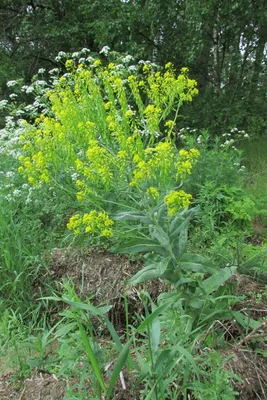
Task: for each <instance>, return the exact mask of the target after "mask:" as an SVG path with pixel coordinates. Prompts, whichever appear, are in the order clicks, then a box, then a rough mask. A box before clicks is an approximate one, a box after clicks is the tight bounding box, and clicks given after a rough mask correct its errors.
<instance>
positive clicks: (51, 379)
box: [0, 249, 267, 400]
mask: <svg viewBox="0 0 267 400" xmlns="http://www.w3.org/2000/svg"><path fill="white" fill-rule="evenodd" d="M50 260H51V269H50V272H49V274H50V278H51V279H52V280H53V281H54V282H55V287H57V288H58V289H60V288H62V282H63V280H64V279H67V280H69V279H71V280H72V281H73V282H74V285H75V289H76V291H77V293H78V294H79V295H80V297H81V298H85V297H86V296H90V297H91V296H93V295H94V297H93V300H92V301H93V302H94V303H95V304H96V305H99V304H103V303H106V304H112V305H113V308H112V312H111V314H110V316H109V317H110V319H111V320H112V322H113V323H114V325H115V326H116V328H117V329H120V327H122V326H123V324H124V323H125V316H124V315H125V313H124V300H123V296H122V293H124V294H125V295H126V296H127V298H128V302H129V313H130V315H131V314H132V315H134V313H142V312H143V310H142V303H141V301H140V298H139V290H140V288H139V287H138V286H134V287H128V286H125V285H124V283H123V282H124V281H126V280H127V279H129V278H130V277H131V276H132V275H133V274H134V273H135V272H136V271H137V270H138V268H140V267H141V266H138V264H136V263H131V262H130V261H129V260H128V259H127V258H126V257H123V256H118V255H114V254H110V253H108V252H106V251H99V250H94V251H92V250H87V251H78V250H77V251H73V250H71V251H70V250H62V249H55V250H54V251H53V253H52V254H51V255H50ZM235 279H236V283H237V294H238V295H241V294H246V296H247V297H246V299H245V300H243V301H241V302H240V303H238V304H237V305H236V307H237V308H236V309H238V310H239V311H242V312H244V313H245V314H246V313H250V315H252V317H253V318H255V319H258V320H262V319H263V318H266V316H267V298H266V297H264V296H262V297H261V298H260V296H258V297H257V298H255V295H253V293H254V294H255V292H256V293H258V294H261V293H263V292H264V285H262V284H260V283H258V282H255V281H254V280H253V279H252V278H248V277H242V276H238V275H237V276H236V277H235ZM166 289H167V287H166V285H165V284H164V283H163V282H162V281H160V280H154V281H153V283H152V282H150V283H148V285H147V290H148V292H149V293H150V294H151V295H152V297H154V298H156V297H157V296H158V295H159V294H160V293H161V292H163V291H165V290H166ZM255 346H256V345H255ZM260 346H262V347H261V349H262V350H264V351H266V343H262V344H260ZM223 355H224V356H226V357H228V356H229V361H228V362H227V363H226V366H225V367H226V368H227V369H230V370H232V371H233V372H234V373H235V374H237V375H238V376H240V378H241V379H242V382H239V381H236V382H235V387H236V389H237V390H238V392H239V397H238V399H240V400H254V399H255V400H257V399H259V400H266V399H267V358H263V357H261V356H259V355H257V353H256V351H255V348H253V345H251V343H244V345H242V346H240V348H239V347H237V348H234V346H232V345H229V348H228V349H227V350H225V351H224V353H223ZM2 361H3V360H2ZM0 362H1V360H0ZM1 369H2V368H1V367H0V370H1ZM12 376H13V372H12V370H11V371H8V370H7V372H5V373H4V374H3V373H2V374H0V400H63V399H64V400H71V398H69V399H68V398H67V397H64V395H65V392H66V385H67V383H66V381H65V380H58V379H57V377H56V376H54V375H51V374H47V373H42V372H40V371H36V372H35V373H34V374H33V375H32V376H31V377H30V379H26V380H24V381H16V384H15V383H14V379H12ZM89 392H90V388H89V389H88V393H89ZM75 398H76V397H73V399H75ZM116 398H117V399H120V400H123V399H125V400H126V399H129V400H131V399H133V396H132V394H131V393H130V391H129V390H127V389H126V390H123V389H122V387H121V386H120V385H119V386H118V389H117V394H116ZM88 399H92V397H91V396H90V395H89V394H88ZM188 400H189V399H188ZM191 400H192V399H191Z"/></svg>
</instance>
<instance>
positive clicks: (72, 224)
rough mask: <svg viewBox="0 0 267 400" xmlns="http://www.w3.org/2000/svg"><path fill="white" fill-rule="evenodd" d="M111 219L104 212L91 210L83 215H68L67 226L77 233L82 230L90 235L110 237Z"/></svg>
mask: <svg viewBox="0 0 267 400" xmlns="http://www.w3.org/2000/svg"><path fill="white" fill-rule="evenodd" d="M112 225H114V221H112V220H111V219H110V218H109V216H108V215H107V214H106V213H105V212H98V211H96V210H92V211H90V212H89V213H86V214H84V215H80V214H75V215H73V216H72V217H70V220H69V222H68V224H67V228H68V229H69V230H71V231H73V232H74V234H75V235H78V234H80V233H82V232H86V233H89V234H90V235H92V236H95V235H97V236H101V237H106V238H110V237H111V236H112V228H111V227H112Z"/></svg>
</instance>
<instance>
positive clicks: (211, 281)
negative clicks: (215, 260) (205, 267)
mask: <svg viewBox="0 0 267 400" xmlns="http://www.w3.org/2000/svg"><path fill="white" fill-rule="evenodd" d="M236 268H237V267H226V268H223V269H221V270H219V271H217V272H215V274H213V275H212V276H211V277H210V278H207V279H205V280H204V281H203V282H202V283H201V289H202V290H204V291H205V293H207V294H210V293H212V292H214V291H216V290H217V289H218V288H219V287H220V286H222V285H223V284H224V283H225V282H226V281H227V280H228V279H229V278H230V277H231V276H232V275H233V274H234V273H235V271H236Z"/></svg>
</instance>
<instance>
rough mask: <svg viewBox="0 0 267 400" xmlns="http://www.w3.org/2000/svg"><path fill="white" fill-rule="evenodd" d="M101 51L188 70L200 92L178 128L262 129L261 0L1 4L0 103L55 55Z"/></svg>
mask: <svg viewBox="0 0 267 400" xmlns="http://www.w3.org/2000/svg"><path fill="white" fill-rule="evenodd" d="M104 45H107V46H109V47H110V48H111V49H112V50H115V51H117V52H120V53H128V54H131V55H133V56H134V57H135V58H136V59H144V60H147V59H149V60H151V61H154V62H156V63H159V64H162V65H164V64H165V63H167V62H169V61H171V62H172V63H173V64H174V65H175V67H176V68H177V69H178V70H179V69H180V68H182V67H188V68H189V69H190V76H191V77H192V78H194V79H196V80H197V82H198V86H199V91H200V94H199V96H198V99H197V100H196V101H195V102H194V103H193V105H192V106H191V105H190V106H188V108H187V109H186V108H185V110H184V116H183V120H182V124H183V126H190V127H194V128H208V129H209V130H210V131H211V132H214V133H221V132H225V131H226V130H227V129H230V128H233V127H238V128H239V129H245V130H248V131H250V132H251V133H254V134H263V133H264V132H265V131H266V127H267V122H266V118H265V114H266V105H265V104H266V83H267V82H266V81H267V79H266V51H267V11H266V3H265V1H264V0H205V1H203V0H168V1H166V0H82V1H80V0H1V2H0V62H1V71H0V86H1V98H5V97H6V96H7V94H8V91H7V87H6V82H7V81H8V80H10V79H17V78H23V80H24V81H25V82H29V81H30V79H31V77H32V76H33V75H34V74H35V73H36V72H37V71H38V69H39V68H40V67H47V68H53V67H54V66H57V62H56V61H55V56H56V55H57V53H58V52H59V51H65V52H73V51H77V50H79V49H82V48H84V47H86V48H88V49H90V50H91V51H93V52H97V51H99V50H100V49H101V48H102V47H103V46H104Z"/></svg>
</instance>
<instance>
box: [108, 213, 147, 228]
mask: <svg viewBox="0 0 267 400" xmlns="http://www.w3.org/2000/svg"><path fill="white" fill-rule="evenodd" d="M113 219H114V220H115V221H121V220H126V221H138V222H142V223H143V224H147V225H148V224H150V223H151V219H150V218H148V217H146V216H145V215H142V214H140V212H139V211H125V212H120V213H118V214H117V215H115V217H113Z"/></svg>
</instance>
